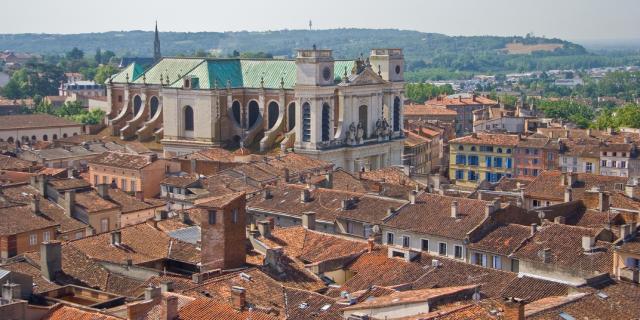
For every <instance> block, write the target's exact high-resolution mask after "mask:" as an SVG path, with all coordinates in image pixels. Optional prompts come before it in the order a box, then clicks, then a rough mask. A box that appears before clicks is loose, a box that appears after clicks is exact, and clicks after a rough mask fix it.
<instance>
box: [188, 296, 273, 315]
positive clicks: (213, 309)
mask: <svg viewBox="0 0 640 320" xmlns="http://www.w3.org/2000/svg"><path fill="white" fill-rule="evenodd" d="M178 316H179V318H180V319H181V320H246V319H252V320H276V319H279V318H278V317H276V316H273V315H270V314H267V313H264V312H262V311H260V310H242V311H239V310H236V309H234V308H233V306H232V305H231V304H230V303H224V302H221V301H220V300H217V299H207V298H199V299H196V300H195V301H193V302H191V303H189V304H187V305H186V306H184V307H183V308H182V309H180V310H179V311H178Z"/></svg>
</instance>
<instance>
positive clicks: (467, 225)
mask: <svg viewBox="0 0 640 320" xmlns="http://www.w3.org/2000/svg"><path fill="white" fill-rule="evenodd" d="M454 201H456V202H457V203H458V217H459V218H458V219H455V218H453V217H451V205H452V203H453V202H454ZM487 204H490V202H488V201H482V200H475V199H467V198H455V197H448V196H441V195H436V194H429V193H423V194H421V195H419V196H418V197H417V199H416V203H415V204H413V205H406V206H404V207H402V208H400V210H398V211H397V212H396V213H395V214H393V215H392V216H391V218H389V219H387V220H385V223H384V224H385V225H386V226H388V227H390V228H394V229H400V230H410V231H414V232H418V233H422V234H430V235H436V236H442V237H447V238H452V239H460V240H462V239H464V238H465V237H466V236H467V233H468V232H470V231H471V230H473V229H474V228H475V227H476V226H478V225H479V224H480V223H481V222H482V221H483V220H484V219H485V206H486V205H487Z"/></svg>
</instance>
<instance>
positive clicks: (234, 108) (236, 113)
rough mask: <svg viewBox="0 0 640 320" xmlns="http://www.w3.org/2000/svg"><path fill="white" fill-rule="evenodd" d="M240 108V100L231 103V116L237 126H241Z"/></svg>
mask: <svg viewBox="0 0 640 320" xmlns="http://www.w3.org/2000/svg"><path fill="white" fill-rule="evenodd" d="M240 109H242V108H241V107H240V102H239V101H238V100H236V101H234V102H233V103H232V104H231V116H232V117H233V120H235V121H236V123H237V124H238V126H242V124H241V123H240V112H241V111H242V110H240Z"/></svg>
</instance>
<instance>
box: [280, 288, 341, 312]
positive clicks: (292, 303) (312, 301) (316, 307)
mask: <svg viewBox="0 0 640 320" xmlns="http://www.w3.org/2000/svg"><path fill="white" fill-rule="evenodd" d="M284 297H285V303H286V309H285V314H286V316H287V319H322V320H338V319H343V318H342V313H341V311H340V310H341V308H342V307H343V306H344V305H340V304H338V303H337V302H338V301H337V300H336V299H334V298H330V297H327V296H324V295H321V294H319V293H315V292H310V291H306V290H299V289H294V288H287V287H285V288H284Z"/></svg>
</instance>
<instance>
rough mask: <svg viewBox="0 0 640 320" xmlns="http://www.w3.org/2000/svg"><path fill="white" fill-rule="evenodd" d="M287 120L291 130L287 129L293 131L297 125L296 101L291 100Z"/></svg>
mask: <svg viewBox="0 0 640 320" xmlns="http://www.w3.org/2000/svg"><path fill="white" fill-rule="evenodd" d="M287 120H288V121H287V122H288V124H289V127H288V129H289V130H287V131H291V130H293V128H294V127H295V126H296V103H295V102H291V103H290V104H289V114H288V116H287Z"/></svg>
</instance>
